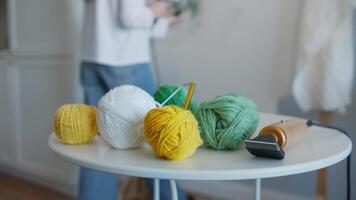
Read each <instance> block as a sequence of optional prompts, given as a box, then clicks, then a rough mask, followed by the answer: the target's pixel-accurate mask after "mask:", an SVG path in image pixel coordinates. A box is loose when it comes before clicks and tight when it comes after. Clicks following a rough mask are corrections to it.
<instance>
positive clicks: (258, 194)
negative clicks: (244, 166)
mask: <svg viewBox="0 0 356 200" xmlns="http://www.w3.org/2000/svg"><path fill="white" fill-rule="evenodd" d="M255 200H261V179H260V178H258V179H256V184H255Z"/></svg>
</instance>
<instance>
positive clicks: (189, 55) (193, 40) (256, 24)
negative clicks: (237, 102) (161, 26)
mask: <svg viewBox="0 0 356 200" xmlns="http://www.w3.org/2000/svg"><path fill="white" fill-rule="evenodd" d="M301 2H302V1H292V0H287V1H286V0H269V1H261V0H249V1H244V0H219V1H216V0H202V1H201V5H202V10H201V13H200V15H199V16H198V18H197V19H194V20H193V21H192V20H190V21H188V22H187V21H182V23H181V24H179V25H177V26H176V27H174V28H172V30H171V34H170V35H169V37H168V38H167V39H165V40H162V41H158V42H157V43H156V49H157V62H158V69H159V75H160V79H161V82H162V83H178V84H181V83H184V82H188V81H192V80H194V81H196V82H197V83H198V86H197V96H198V99H199V100H206V99H210V98H212V97H214V96H215V95H222V94H224V93H228V92H241V93H242V94H244V95H246V96H248V97H250V98H252V99H254V100H255V101H256V102H257V104H258V105H259V107H260V109H261V110H263V111H276V106H277V101H278V98H279V97H280V96H283V95H286V94H287V93H289V92H290V81H291V76H292V74H293V63H294V53H295V39H296V33H297V23H298V14H299V6H300V4H301Z"/></svg>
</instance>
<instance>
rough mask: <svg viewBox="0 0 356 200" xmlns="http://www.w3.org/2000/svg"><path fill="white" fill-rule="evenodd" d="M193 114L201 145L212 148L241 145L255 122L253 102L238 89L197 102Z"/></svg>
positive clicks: (251, 130)
mask: <svg viewBox="0 0 356 200" xmlns="http://www.w3.org/2000/svg"><path fill="white" fill-rule="evenodd" d="M195 116H196V118H197V120H198V122H199V126H200V135H201V138H202V139H203V141H204V144H205V146H207V147H209V148H213V149H216V150H235V149H239V148H241V145H242V143H243V141H244V140H245V139H248V138H250V136H251V135H252V134H253V132H254V131H255V130H256V128H257V125H258V122H259V112H258V110H257V106H256V104H255V103H254V102H253V101H251V100H249V99H248V98H246V97H243V96H241V95H240V94H238V93H232V94H227V95H224V96H218V97H215V98H214V99H213V100H210V101H206V102H204V103H202V104H200V106H199V108H198V109H197V111H196V113H195Z"/></svg>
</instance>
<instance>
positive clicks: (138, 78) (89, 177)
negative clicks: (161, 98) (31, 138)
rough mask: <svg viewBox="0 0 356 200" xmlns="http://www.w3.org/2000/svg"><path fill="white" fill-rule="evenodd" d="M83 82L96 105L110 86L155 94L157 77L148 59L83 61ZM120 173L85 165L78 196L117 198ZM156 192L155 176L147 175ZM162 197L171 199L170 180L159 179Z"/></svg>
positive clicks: (182, 196)
mask: <svg viewBox="0 0 356 200" xmlns="http://www.w3.org/2000/svg"><path fill="white" fill-rule="evenodd" d="M80 76H81V84H82V86H83V89H84V95H85V103H86V104H89V105H94V106H96V105H97V104H98V102H99V100H100V98H101V97H102V96H104V94H105V93H106V92H108V91H109V90H110V89H112V88H114V87H117V86H120V85H123V84H131V85H136V86H138V87H140V88H142V89H143V90H145V91H146V92H148V93H150V94H152V93H153V92H154V90H155V81H154V78H153V76H152V73H151V70H150V66H149V64H148V63H143V64H136V65H130V66H123V67H111V66H107V65H101V64H96V63H88V62H83V63H82V65H81V74H80ZM119 181H120V175H116V174H111V173H107V172H101V171H96V170H92V169H89V168H85V167H82V168H81V170H80V180H79V193H78V199H79V200H117V199H118V197H117V186H118V183H119ZM145 182H146V184H147V186H148V188H149V189H150V190H151V193H153V180H152V179H145ZM177 189H178V196H179V200H187V199H188V198H187V196H186V194H185V193H184V192H183V191H182V190H181V189H180V188H179V187H178V188H177ZM160 198H161V200H170V199H171V191H170V186H169V181H167V180H161V181H160Z"/></svg>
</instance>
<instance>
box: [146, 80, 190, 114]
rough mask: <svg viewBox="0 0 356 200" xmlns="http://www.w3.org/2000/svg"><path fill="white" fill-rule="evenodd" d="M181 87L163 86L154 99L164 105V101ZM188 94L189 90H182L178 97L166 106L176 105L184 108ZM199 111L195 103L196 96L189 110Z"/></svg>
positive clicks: (173, 98)
mask: <svg viewBox="0 0 356 200" xmlns="http://www.w3.org/2000/svg"><path fill="white" fill-rule="evenodd" d="M178 88H179V86H176V85H168V84H167V85H163V86H161V87H160V88H159V89H158V90H157V91H156V92H155V93H154V95H153V97H154V98H155V100H156V101H157V102H158V103H162V102H164V100H166V99H167V98H168V97H169V96H170V95H171V94H172V93H173V92H175V91H176V89H178ZM187 94H188V89H187V88H185V87H184V88H182V89H181V90H180V91H179V92H178V93H177V94H176V95H174V96H173V97H172V98H171V99H170V100H169V101H168V102H167V103H166V104H165V106H168V105H176V106H179V107H181V108H182V107H183V106H184V102H185V99H186V97H187ZM196 109H197V104H196V101H195V98H194V96H193V97H192V99H191V101H190V104H189V110H191V111H193V112H194V111H195V110H196Z"/></svg>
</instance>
